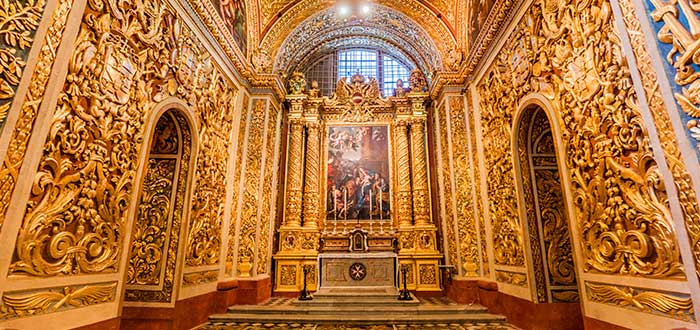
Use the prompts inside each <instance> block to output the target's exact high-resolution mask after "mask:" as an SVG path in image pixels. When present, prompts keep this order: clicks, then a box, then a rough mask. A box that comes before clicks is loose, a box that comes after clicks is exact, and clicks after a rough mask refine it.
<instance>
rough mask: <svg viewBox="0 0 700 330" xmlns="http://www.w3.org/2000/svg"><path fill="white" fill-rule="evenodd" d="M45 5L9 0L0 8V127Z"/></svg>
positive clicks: (36, 0) (40, 0) (30, 0)
mask: <svg viewBox="0 0 700 330" xmlns="http://www.w3.org/2000/svg"><path fill="white" fill-rule="evenodd" d="M45 5H46V1H45V0H24V1H21V0H10V1H5V2H4V4H3V9H0V27H2V29H0V128H2V127H3V126H4V124H5V119H6V118H7V112H8V111H9V109H10V105H11V104H12V100H13V99H14V97H15V92H16V91H17V85H19V81H20V79H22V72H23V71H24V67H25V66H26V64H27V63H26V62H25V61H26V60H27V56H29V49H30V48H31V46H32V44H33V43H34V33H35V32H36V29H37V27H38V26H39V20H40V19H41V15H42V14H43V12H44V6H45Z"/></svg>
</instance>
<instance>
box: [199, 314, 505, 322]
mask: <svg viewBox="0 0 700 330" xmlns="http://www.w3.org/2000/svg"><path fill="white" fill-rule="evenodd" d="M339 321H342V322H343V324H348V325H374V324H380V323H404V322H405V323H409V324H421V323H447V324H449V323H462V322H463V323H468V322H472V323H473V322H483V323H488V322H505V317H503V316H500V315H493V314H488V313H470V314H461V313H460V314H430V315H411V314H387V313H375V312H369V311H368V312H365V313H364V314H359V315H355V314H346V313H344V312H343V311H336V312H334V313H329V314H324V315H318V314H274V315H270V314H254V313H235V314H234V313H227V314H215V315H212V316H210V317H209V322H251V323H263V324H265V323H272V322H287V323H316V324H329V323H330V324H334V323H337V322H339Z"/></svg>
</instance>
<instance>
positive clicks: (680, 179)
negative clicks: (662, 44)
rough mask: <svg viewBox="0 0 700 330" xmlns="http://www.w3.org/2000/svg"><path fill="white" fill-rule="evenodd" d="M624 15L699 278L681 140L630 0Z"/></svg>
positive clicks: (695, 221)
mask: <svg viewBox="0 0 700 330" xmlns="http://www.w3.org/2000/svg"><path fill="white" fill-rule="evenodd" d="M618 3H619V4H620V8H621V10H622V13H623V20H624V22H625V25H626V27H627V30H628V31H629V33H628V35H629V37H630V39H631V43H632V51H633V52H634V55H635V57H636V62H637V71H638V72H639V74H640V76H641V77H642V79H641V80H642V87H643V88H644V91H645V93H646V98H647V103H648V104H649V108H650V110H651V111H649V112H650V113H651V115H652V116H653V117H654V124H655V126H656V130H657V132H658V134H659V140H660V141H661V146H662V149H663V151H664V156H666V162H667V163H668V166H669V169H670V170H671V173H672V175H673V183H674V184H675V186H676V189H677V191H678V200H679V201H680V204H681V209H682V210H683V214H684V216H685V226H686V230H687V232H688V236H689V238H690V246H691V247H692V252H693V257H694V259H695V260H694V262H695V269H696V275H698V276H700V275H699V274H700V247H699V245H700V208H698V201H697V199H696V198H695V196H696V194H695V191H694V190H693V184H692V181H691V180H692V178H691V175H690V173H688V170H687V169H686V167H685V164H684V163H683V161H682V158H681V153H680V150H679V147H678V140H677V139H676V135H675V133H674V130H673V126H672V125H671V119H670V117H669V115H668V112H667V107H666V105H665V103H664V99H663V96H662V95H661V91H660V87H659V83H658V80H657V77H656V73H655V71H654V68H653V67H652V64H651V63H652V62H651V57H650V56H649V53H648V51H647V48H646V47H647V45H646V41H645V40H644V34H643V33H642V31H641V27H640V24H639V20H638V19H637V16H636V14H635V9H634V6H633V4H632V3H631V1H630V0H619V2H618Z"/></svg>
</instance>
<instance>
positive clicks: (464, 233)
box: [450, 96, 479, 276]
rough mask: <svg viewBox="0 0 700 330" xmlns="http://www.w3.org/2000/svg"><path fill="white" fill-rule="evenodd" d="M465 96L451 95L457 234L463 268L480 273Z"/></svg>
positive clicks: (470, 272) (475, 273) (472, 273)
mask: <svg viewBox="0 0 700 330" xmlns="http://www.w3.org/2000/svg"><path fill="white" fill-rule="evenodd" d="M464 116H465V112H464V99H463V98H462V97H461V96H460V97H451V98H450V132H451V134H452V136H451V141H452V145H451V152H452V157H453V167H454V182H455V186H454V188H455V203H456V207H457V214H456V215H457V221H456V222H457V233H458V235H459V251H460V255H461V256H462V265H461V266H462V268H463V270H464V272H465V274H466V275H467V276H477V275H478V272H479V243H478V240H477V233H476V223H475V221H474V213H473V200H472V177H471V176H472V174H473V172H472V168H471V164H470V162H469V149H467V148H468V143H469V142H468V136H467V127H466V121H465V117H464Z"/></svg>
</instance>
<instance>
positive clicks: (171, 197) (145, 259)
mask: <svg viewBox="0 0 700 330" xmlns="http://www.w3.org/2000/svg"><path fill="white" fill-rule="evenodd" d="M191 146H192V136H191V132H190V129H189V123H188V122H187V120H186V119H185V118H184V117H183V115H182V114H181V113H179V112H177V111H170V112H168V113H165V114H163V115H162V116H161V119H159V120H158V124H157V125H156V129H155V132H154V133H153V141H152V143H151V152H150V155H149V160H148V166H147V172H146V174H145V179H144V183H143V186H142V188H141V190H142V191H141V196H140V204H139V206H138V211H137V212H138V213H137V217H136V220H135V223H134V233H133V234H132V235H133V236H132V244H131V251H130V261H129V264H128V268H127V270H126V271H127V281H126V284H127V285H130V286H129V287H127V290H126V293H125V298H124V300H126V301H149V302H170V301H171V299H172V293H173V288H174V285H175V269H176V267H177V251H178V247H179V245H180V230H181V228H182V225H183V222H182V215H183V212H184V209H185V200H186V198H187V195H186V191H187V183H188V174H189V169H190V158H191V155H192V150H191ZM175 157H177V158H175ZM176 162H177V164H176ZM172 181H175V182H174V184H175V187H174V189H173V187H172V185H173V182H172ZM166 186H171V187H170V188H167V187H166ZM165 204H167V207H166V205H165ZM170 204H173V206H172V212H170V210H171V206H170ZM158 206H162V207H158ZM161 278H162V281H161ZM134 284H137V285H145V286H146V287H143V286H134ZM161 284H162V285H161ZM148 285H157V287H156V289H154V288H152V287H150V288H149V287H147V286H148Z"/></svg>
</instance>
